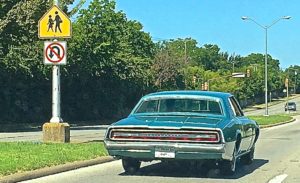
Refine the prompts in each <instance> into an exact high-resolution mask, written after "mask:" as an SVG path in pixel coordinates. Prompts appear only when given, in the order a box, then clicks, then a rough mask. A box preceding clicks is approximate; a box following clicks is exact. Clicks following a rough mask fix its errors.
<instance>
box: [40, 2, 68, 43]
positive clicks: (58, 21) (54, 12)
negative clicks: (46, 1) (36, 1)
mask: <svg viewBox="0 0 300 183" xmlns="http://www.w3.org/2000/svg"><path fill="white" fill-rule="evenodd" d="M71 36H72V25H71V20H70V19H69V17H68V16H67V15H66V14H65V13H64V12H63V11H62V10H61V9H59V8H58V7H57V6H56V5H54V6H52V8H51V9H50V10H49V11H48V12H47V13H45V14H44V15H43V17H42V18H41V19H40V20H39V38H40V39H50V38H53V39H55V38H71Z"/></svg>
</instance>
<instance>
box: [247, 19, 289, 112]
mask: <svg viewBox="0 0 300 183" xmlns="http://www.w3.org/2000/svg"><path fill="white" fill-rule="evenodd" d="M290 18H291V16H283V17H280V18H279V19H277V20H275V21H274V22H273V23H272V24H271V25H265V26H264V25H261V24H260V23H258V22H256V21H255V20H254V19H252V18H250V17H246V16H243V17H242V20H250V21H252V22H254V23H255V24H256V25H258V26H259V27H261V28H263V29H264V30H265V46H266V47H265V116H269V112H268V29H269V28H270V27H272V26H273V25H274V24H276V23H277V22H279V21H280V20H283V19H285V20H288V19H290Z"/></svg>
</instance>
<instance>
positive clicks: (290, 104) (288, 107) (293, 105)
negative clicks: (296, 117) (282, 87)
mask: <svg viewBox="0 0 300 183" xmlns="http://www.w3.org/2000/svg"><path fill="white" fill-rule="evenodd" d="M284 110H285V111H288V110H292V111H296V110H297V108H296V103H295V102H287V103H285V106H284Z"/></svg>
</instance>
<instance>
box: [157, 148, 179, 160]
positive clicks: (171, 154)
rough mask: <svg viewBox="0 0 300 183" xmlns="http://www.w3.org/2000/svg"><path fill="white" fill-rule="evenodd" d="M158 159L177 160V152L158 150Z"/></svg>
mask: <svg viewBox="0 0 300 183" xmlns="http://www.w3.org/2000/svg"><path fill="white" fill-rule="evenodd" d="M155 157H156V158H175V152H174V151H173V150H171V149H156V150H155Z"/></svg>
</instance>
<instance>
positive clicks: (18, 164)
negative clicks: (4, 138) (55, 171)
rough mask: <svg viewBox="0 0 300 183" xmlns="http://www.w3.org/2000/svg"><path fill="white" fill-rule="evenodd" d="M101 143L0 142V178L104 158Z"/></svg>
mask: <svg viewBox="0 0 300 183" xmlns="http://www.w3.org/2000/svg"><path fill="white" fill-rule="evenodd" d="M106 155H107V152H106V150H105V148H104V146H103V143H100V142H97V143H96V142H93V143H80V144H72V143H70V144H57V143H53V144H52V143H51V144H50V143H49V144H44V143H33V142H0V177H1V176H5V175H9V174H13V173H17V172H24V171H28V170H34V169H38V168H42V167H49V166H53V165H59V164H64V163H67V162H74V161H80V160H89V159H93V158H97V157H100V156H106Z"/></svg>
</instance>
